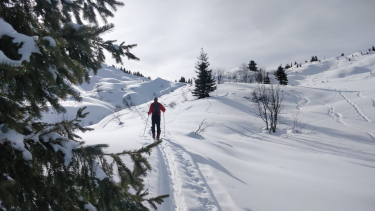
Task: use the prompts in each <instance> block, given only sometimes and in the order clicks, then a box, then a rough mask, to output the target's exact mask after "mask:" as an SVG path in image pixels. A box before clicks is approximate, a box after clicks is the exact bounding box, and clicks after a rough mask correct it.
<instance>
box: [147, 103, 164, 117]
mask: <svg viewBox="0 0 375 211" xmlns="http://www.w3.org/2000/svg"><path fill="white" fill-rule="evenodd" d="M154 103H155V102H153V103H151V105H150V109H149V110H148V115H150V114H151V113H152V111H153V105H154ZM156 103H158V102H156ZM159 106H160V110H161V111H163V112H165V108H164V106H163V105H162V104H161V103H159ZM159 116H160V114H159Z"/></svg>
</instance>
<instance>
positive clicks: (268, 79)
mask: <svg viewBox="0 0 375 211" xmlns="http://www.w3.org/2000/svg"><path fill="white" fill-rule="evenodd" d="M270 83H271V80H270V77H269V76H268V73H267V75H266V77H265V78H264V84H270Z"/></svg>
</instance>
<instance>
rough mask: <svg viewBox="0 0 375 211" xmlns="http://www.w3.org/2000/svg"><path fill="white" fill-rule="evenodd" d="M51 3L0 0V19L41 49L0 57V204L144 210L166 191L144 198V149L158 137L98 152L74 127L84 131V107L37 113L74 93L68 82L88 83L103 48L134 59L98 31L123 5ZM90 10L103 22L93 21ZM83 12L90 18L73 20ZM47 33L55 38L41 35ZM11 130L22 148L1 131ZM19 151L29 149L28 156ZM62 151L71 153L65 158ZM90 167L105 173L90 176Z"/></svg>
mask: <svg viewBox="0 0 375 211" xmlns="http://www.w3.org/2000/svg"><path fill="white" fill-rule="evenodd" d="M50 2H51V3H49V1H46V0H33V1H30V0H2V1H0V18H2V19H3V20H4V21H5V22H7V23H9V24H10V25H11V26H12V27H13V28H14V29H15V31H16V32H18V33H22V34H24V35H27V36H29V37H36V39H35V44H36V46H37V47H38V49H39V51H40V53H33V54H32V55H31V56H30V61H23V62H22V65H20V66H16V65H13V64H0V129H1V130H0V201H1V203H0V210H5V209H7V210H85V205H87V204H88V203H91V204H92V205H94V206H95V207H96V208H97V209H98V210H148V208H147V207H145V206H144V204H143V203H149V204H150V206H152V207H154V205H155V203H161V202H162V201H163V198H165V197H167V196H166V195H164V196H159V197H155V198H150V199H146V198H145V196H146V195H147V194H148V193H147V191H143V189H144V185H143V180H142V178H141V176H144V175H146V173H147V171H148V170H150V169H151V166H150V164H149V163H148V162H147V160H146V158H145V157H144V156H143V154H149V153H150V150H151V149H152V148H153V147H155V146H156V145H157V144H159V143H160V142H155V143H154V144H152V145H150V146H147V147H145V148H142V149H141V150H137V151H124V152H122V153H118V154H109V153H105V152H104V151H103V150H104V148H106V147H107V145H105V144H102V145H95V146H85V145H83V142H79V141H78V139H79V138H80V137H79V136H77V135H76V133H75V132H76V131H81V132H85V131H88V130H91V129H88V128H84V127H82V124H81V121H82V119H83V118H85V116H86V115H87V114H88V113H84V108H82V109H79V110H78V112H77V116H76V118H74V119H72V120H63V121H62V122H59V123H55V124H48V123H44V122H41V116H42V113H43V112H46V111H48V110H49V109H51V108H52V109H53V110H54V111H56V112H57V113H64V112H65V108H64V107H63V106H62V105H61V104H60V101H61V100H65V99H67V98H70V99H74V100H76V101H80V100H81V96H80V94H79V93H77V92H76V91H74V89H73V88H72V87H71V84H81V83H83V82H89V79H90V78H89V71H93V72H94V73H96V72H97V71H98V70H99V69H100V68H101V63H102V62H103V61H104V60H105V56H104V50H107V51H108V52H109V53H111V55H112V57H113V58H114V59H115V60H116V62H117V63H120V64H122V57H124V56H125V57H127V58H128V59H133V60H139V59H138V58H137V57H136V56H134V55H133V54H132V53H130V50H131V49H132V48H134V47H135V46H136V45H124V42H122V43H121V44H119V45H116V44H115V42H116V41H115V40H111V41H105V40H103V38H102V37H101V36H102V35H103V34H104V33H106V32H109V31H111V30H113V29H114V25H113V24H108V23H107V18H108V17H113V13H112V12H111V10H110V9H112V10H116V8H117V7H119V6H123V5H124V4H123V3H122V2H120V1H116V0H97V1H91V0H76V1H71V2H70V1H55V0H51V1H50ZM96 14H98V15H99V16H100V18H101V19H102V20H104V22H105V25H104V26H99V25H98V20H97V15H96ZM82 18H83V19H84V20H85V22H86V23H89V25H87V26H79V27H77V25H76V24H81V25H82V22H83V21H82ZM9 36H12V35H9ZM9 36H3V37H1V39H0V50H1V51H3V52H4V54H5V55H6V56H7V57H8V58H10V59H13V60H18V59H20V58H21V55H19V54H18V49H19V48H20V47H21V45H22V43H12V40H13V38H14V37H9ZM46 36H49V37H51V38H52V39H53V40H54V41H55V42H56V45H53V44H51V43H50V42H49V41H48V40H45V39H43V38H44V37H46ZM16 132H17V134H18V137H20V138H18V140H21V141H20V144H21V145H22V148H23V147H24V148H25V150H24V151H22V150H21V149H20V148H19V147H18V148H16V147H15V145H14V141H15V140H13V139H14V137H13V136H8V135H9V134H12V133H13V134H15V133H16ZM25 151H26V152H27V151H28V152H30V153H31V155H32V157H30V159H26V157H25V154H24V152H25ZM69 154H71V155H72V157H71V158H70V159H67V156H68V155H69ZM120 156H130V158H131V159H132V161H133V162H134V168H133V169H129V168H128V167H127V166H126V164H125V163H123V161H122V159H121V158H120ZM68 157H69V156H68ZM97 166H98V168H99V167H100V168H101V169H102V170H103V171H104V172H105V173H106V175H107V176H108V177H106V178H103V179H98V178H96V176H95V170H94V169H95V168H96V167H97ZM115 170H116V171H115ZM114 172H118V173H119V174H118V176H119V179H120V182H119V183H116V182H113V180H112V179H111V178H114V177H115V173H114ZM130 188H132V189H133V190H136V193H133V192H130Z"/></svg>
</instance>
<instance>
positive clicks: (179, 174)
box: [159, 139, 221, 211]
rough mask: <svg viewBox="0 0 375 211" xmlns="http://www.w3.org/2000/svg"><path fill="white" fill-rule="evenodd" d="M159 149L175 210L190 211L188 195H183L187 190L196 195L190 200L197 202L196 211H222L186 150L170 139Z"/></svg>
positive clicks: (165, 140) (164, 141) (164, 140)
mask: <svg viewBox="0 0 375 211" xmlns="http://www.w3.org/2000/svg"><path fill="white" fill-rule="evenodd" d="M159 148H160V152H161V154H162V157H163V159H164V161H165V163H166V166H167V172H168V176H169V178H170V181H171V183H172V184H171V188H172V190H173V191H172V192H173V201H174V206H175V210H178V211H180V210H188V206H187V204H186V203H187V202H186V200H185V196H186V194H183V191H184V190H183V189H186V188H188V189H189V191H193V192H194V193H195V197H194V198H190V199H189V202H190V203H191V200H196V201H195V202H194V203H195V205H197V206H198V207H197V209H194V210H200V211H210V210H221V208H220V206H219V205H218V202H217V200H216V198H215V196H214V195H213V193H212V191H211V189H210V188H209V186H208V185H207V183H206V181H205V180H204V179H203V174H202V172H201V171H200V169H199V167H198V164H197V163H195V162H194V160H193V158H192V157H191V156H190V155H189V153H188V152H187V151H186V149H184V148H183V147H182V146H181V145H179V144H177V143H175V142H173V141H172V140H170V139H163V143H162V144H161V145H159Z"/></svg>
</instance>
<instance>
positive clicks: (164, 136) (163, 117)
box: [163, 112, 165, 137]
mask: <svg viewBox="0 0 375 211" xmlns="http://www.w3.org/2000/svg"><path fill="white" fill-rule="evenodd" d="M163 119H164V137H165V116H164V112H163Z"/></svg>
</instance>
